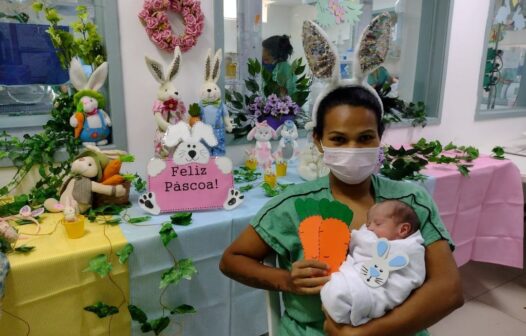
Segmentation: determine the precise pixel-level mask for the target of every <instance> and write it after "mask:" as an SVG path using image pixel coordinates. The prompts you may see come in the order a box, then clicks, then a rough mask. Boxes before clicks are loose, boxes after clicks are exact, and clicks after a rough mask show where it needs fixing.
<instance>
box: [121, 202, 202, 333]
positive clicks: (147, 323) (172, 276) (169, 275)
mask: <svg viewBox="0 0 526 336" xmlns="http://www.w3.org/2000/svg"><path fill="white" fill-rule="evenodd" d="M191 222H192V213H191V212H181V213H176V214H174V215H172V216H170V221H169V222H165V223H163V225H162V226H161V229H160V231H159V236H160V239H161V242H162V244H163V246H164V247H165V248H166V251H167V252H168V253H169V255H170V257H171V258H172V260H173V266H172V267H170V268H169V269H167V270H165V271H164V272H163V274H162V276H161V281H160V284H159V288H160V289H162V292H161V294H160V296H159V304H160V305H161V307H162V309H163V315H162V316H161V317H159V318H157V319H152V320H150V319H148V316H147V315H146V313H145V312H144V311H143V310H141V308H139V307H137V306H135V305H128V311H129V312H130V315H131V318H132V320H133V321H137V322H139V323H140V324H141V331H142V332H143V333H147V332H150V331H153V332H154V333H155V335H159V334H160V333H161V332H162V331H163V330H164V329H166V328H167V327H168V326H169V325H170V317H169V316H166V315H165V312H166V311H168V312H169V313H170V315H174V314H178V315H180V314H189V313H195V312H196V309H195V308H194V307H192V306H190V305H188V304H182V305H179V306H177V307H175V308H170V307H168V306H167V305H165V304H164V303H163V295H164V293H165V292H166V290H167V289H168V287H169V286H170V285H174V286H175V285H177V284H179V282H180V281H181V280H183V279H186V280H191V279H192V277H193V275H194V274H195V273H197V269H196V268H195V266H194V263H193V261H192V260H191V259H179V260H177V259H176V258H175V256H174V255H173V254H172V252H171V251H170V249H168V247H167V246H168V244H169V243H170V242H171V241H172V240H173V239H175V238H177V233H176V232H175V230H174V229H173V225H189V224H191Z"/></svg>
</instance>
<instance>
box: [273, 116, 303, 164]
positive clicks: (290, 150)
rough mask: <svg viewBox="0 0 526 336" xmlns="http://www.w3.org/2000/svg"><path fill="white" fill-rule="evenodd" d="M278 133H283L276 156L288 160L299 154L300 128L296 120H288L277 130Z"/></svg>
mask: <svg viewBox="0 0 526 336" xmlns="http://www.w3.org/2000/svg"><path fill="white" fill-rule="evenodd" d="M276 133H277V134H278V135H281V139H280V140H279V144H278V149H277V150H276V152H274V158H276V159H277V158H280V159H281V160H284V161H288V160H291V159H293V158H294V157H295V156H297V155H298V141H296V139H297V138H298V137H299V135H298V128H297V127H296V124H294V121H292V120H287V121H285V123H283V125H281V126H280V127H278V129H277V130H276Z"/></svg>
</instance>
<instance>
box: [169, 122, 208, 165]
mask: <svg viewBox="0 0 526 336" xmlns="http://www.w3.org/2000/svg"><path fill="white" fill-rule="evenodd" d="M163 143H164V145H165V146H166V147H175V152H174V154H173V161H174V163H176V164H187V163H207V162H208V161H209V160H210V152H209V151H208V149H207V148H206V146H205V144H207V145H208V146H210V147H214V146H216V145H217V139H216V137H215V135H214V130H213V129H212V126H210V125H207V124H205V123H203V122H201V121H198V122H197V123H195V124H194V126H193V127H191V128H190V125H189V124H187V123H185V122H179V123H177V124H175V125H171V126H169V127H168V130H167V131H166V134H165V136H164V140H163Z"/></svg>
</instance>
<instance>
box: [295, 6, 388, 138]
mask: <svg viewBox="0 0 526 336" xmlns="http://www.w3.org/2000/svg"><path fill="white" fill-rule="evenodd" d="M302 34H303V49H304V50H305V55H306V57H307V62H308V63H309V67H310V69H311V71H312V73H313V75H314V77H316V78H318V79H322V80H327V81H328V85H327V86H326V87H325V89H324V90H323V91H322V92H321V93H320V94H319V95H318V97H317V98H316V101H315V102H314V107H313V109H312V120H311V122H310V125H309V126H310V127H309V128H313V127H315V126H316V114H317V112H318V106H319V105H320V102H321V101H322V100H323V99H324V98H325V97H327V95H328V94H329V93H331V92H333V91H334V90H336V89H338V88H342V87H353V86H354V87H362V88H364V89H366V90H368V91H369V92H371V93H372V94H373V95H374V96H375V97H376V99H378V101H379V102H380V106H381V108H382V115H383V112H384V111H383V105H382V101H381V99H380V96H379V95H378V93H377V92H376V90H375V89H374V88H373V87H371V86H370V85H369V84H368V83H367V76H368V75H369V74H370V73H371V72H373V71H374V70H375V69H376V68H378V67H379V66H380V65H381V64H382V63H383V62H384V60H385V57H386V55H387V50H388V49H389V40H390V37H391V36H390V35H391V18H390V16H389V14H387V13H382V14H380V15H378V16H376V17H375V18H374V19H373V20H372V21H371V22H370V23H369V25H368V26H367V27H366V28H365V30H364V31H363V33H362V36H361V38H360V41H359V42H358V46H357V47H356V49H355V56H354V60H353V78H351V79H342V78H341V74H340V62H339V60H338V51H337V50H336V47H335V46H334V45H333V44H332V43H331V41H330V39H329V37H328V36H327V33H325V32H324V31H323V29H322V28H320V26H318V25H317V24H316V23H314V22H312V21H304V22H303V33H302Z"/></svg>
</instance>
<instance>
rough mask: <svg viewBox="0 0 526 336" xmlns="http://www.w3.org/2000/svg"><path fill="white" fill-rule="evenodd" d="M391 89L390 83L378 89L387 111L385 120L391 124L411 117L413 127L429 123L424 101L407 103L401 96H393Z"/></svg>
mask: <svg viewBox="0 0 526 336" xmlns="http://www.w3.org/2000/svg"><path fill="white" fill-rule="evenodd" d="M391 90H392V89H391V84H390V83H385V84H384V85H383V86H382V87H381V88H379V89H377V92H378V95H379V96H380V99H381V100H382V104H383V106H384V111H385V113H384V117H383V122H384V123H385V124H391V123H397V122H401V121H402V119H410V120H411V125H412V126H413V127H417V126H418V125H421V126H422V127H425V126H426V125H427V114H426V105H425V104H424V102H421V101H419V102H416V103H413V102H409V103H407V102H405V101H404V100H402V99H400V98H399V97H393V96H392V95H391Z"/></svg>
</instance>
